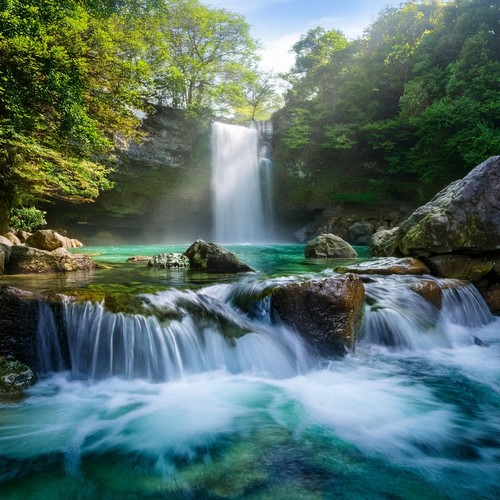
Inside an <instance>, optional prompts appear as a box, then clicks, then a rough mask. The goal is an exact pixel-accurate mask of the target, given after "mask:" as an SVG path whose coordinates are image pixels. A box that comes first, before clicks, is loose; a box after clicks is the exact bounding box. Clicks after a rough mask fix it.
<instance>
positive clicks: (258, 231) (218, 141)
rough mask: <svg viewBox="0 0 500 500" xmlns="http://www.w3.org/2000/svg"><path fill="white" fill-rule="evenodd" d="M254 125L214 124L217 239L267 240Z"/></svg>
mask: <svg viewBox="0 0 500 500" xmlns="http://www.w3.org/2000/svg"><path fill="white" fill-rule="evenodd" d="M259 166H260V164H259V150H258V132H257V130H256V129H255V128H247V127H242V126H238V125H229V124H225V123H218V122H214V123H213V124H212V192H213V200H214V201H213V206H214V225H215V241H216V242H217V243H249V242H252V243H254V244H255V243H262V242H264V241H266V240H268V234H267V231H266V228H267V227H268V226H266V224H265V220H264V210H265V209H264V198H263V194H262V186H261V178H260V169H259Z"/></svg>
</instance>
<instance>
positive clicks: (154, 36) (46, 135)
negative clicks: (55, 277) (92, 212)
mask: <svg viewBox="0 0 500 500" xmlns="http://www.w3.org/2000/svg"><path fill="white" fill-rule="evenodd" d="M255 49H256V45H255V43H254V41H253V40H252V39H251V38H250V36H249V26H248V24H247V23H246V22H245V21H244V20H243V18H242V17H241V16H238V15H236V14H233V13H230V12H228V11H226V10H222V9H213V8H210V7H207V6H205V5H203V4H201V3H199V2H198V0H121V1H120V2H116V1H112V0H104V1H101V2H99V1H95V0H85V1H84V0H10V1H8V2H1V3H0V230H1V229H5V227H6V224H7V222H8V213H9V211H10V209H11V208H12V207H13V206H16V205H23V204H26V203H32V202H35V201H37V200H46V199H49V198H63V199H67V200H70V201H73V202H82V201H92V200H94V199H95V198H96V197H97V196H98V195H99V193H100V192H101V191H103V190H106V189H110V188H111V187H112V185H113V184H112V182H110V181H109V180H108V177H109V174H110V173H111V172H112V165H113V163H114V158H113V149H114V145H115V140H116V137H117V136H119V137H120V139H125V140H129V139H134V138H138V137H140V134H139V125H140V119H139V118H138V117H139V116H140V115H141V112H143V113H149V112H152V106H150V105H149V104H148V103H150V102H153V101H155V100H156V101H158V100H159V101H163V103H164V104H169V105H171V106H173V107H174V108H182V109H185V110H187V111H188V113H189V114H190V115H191V116H196V117H197V119H198V121H202V120H205V121H206V120H207V117H209V116H212V115H213V113H214V112H215V111H217V112H226V111H228V110H230V109H231V108H235V107H241V106H243V105H244V102H243V101H244V97H248V99H247V101H248V103H247V104H248V105H251V106H252V112H251V114H252V116H253V117H256V116H257V115H260V114H262V113H263V112H264V108H265V106H266V105H269V104H270V103H273V102H275V101H273V99H275V96H274V95H273V93H272V91H271V85H270V84H269V82H268V81H266V80H265V79H264V80H262V79H259V76H258V75H257V73H256V71H255V69H252V68H255V64H254V62H255V59H256V56H255ZM245 85H246V86H247V87H246V90H244V88H245Z"/></svg>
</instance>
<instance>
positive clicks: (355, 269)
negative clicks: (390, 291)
mask: <svg viewBox="0 0 500 500" xmlns="http://www.w3.org/2000/svg"><path fill="white" fill-rule="evenodd" d="M335 271H336V272H338V273H356V274H382V275H388V274H417V275H419V274H430V272H431V271H430V269H429V268H428V267H427V266H426V265H425V264H424V263H423V262H422V261H421V260H419V259H415V258H413V257H404V258H401V259H400V258H397V257H383V258H380V259H375V260H370V261H366V262H361V263H359V264H353V265H352V266H339V267H337V268H335Z"/></svg>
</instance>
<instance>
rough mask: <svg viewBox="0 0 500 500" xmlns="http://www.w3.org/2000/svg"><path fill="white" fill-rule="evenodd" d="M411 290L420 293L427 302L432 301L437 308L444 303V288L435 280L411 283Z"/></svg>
mask: <svg viewBox="0 0 500 500" xmlns="http://www.w3.org/2000/svg"><path fill="white" fill-rule="evenodd" d="M410 290H413V291H414V292H415V293H418V294H419V295H420V296H421V297H422V298H424V299H425V300H426V301H427V302H430V303H431V304H432V305H433V306H434V307H435V308H436V309H441V305H442V304H443V290H442V288H441V287H440V286H439V284H438V283H437V282H436V281H434V280H425V279H424V280H419V281H417V282H416V283H412V284H411V285H410Z"/></svg>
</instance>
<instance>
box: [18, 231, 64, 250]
mask: <svg viewBox="0 0 500 500" xmlns="http://www.w3.org/2000/svg"><path fill="white" fill-rule="evenodd" d="M67 240H68V238H66V237H65V236H61V235H60V234H59V233H56V232H55V231H52V229H40V230H38V231H35V232H34V233H33V234H32V235H31V236H30V237H29V238H28V239H27V240H26V245H27V246H29V247H32V248H38V249H39V250H47V251H49V252H51V251H52V250H55V249H56V248H67V247H68V242H67Z"/></svg>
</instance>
